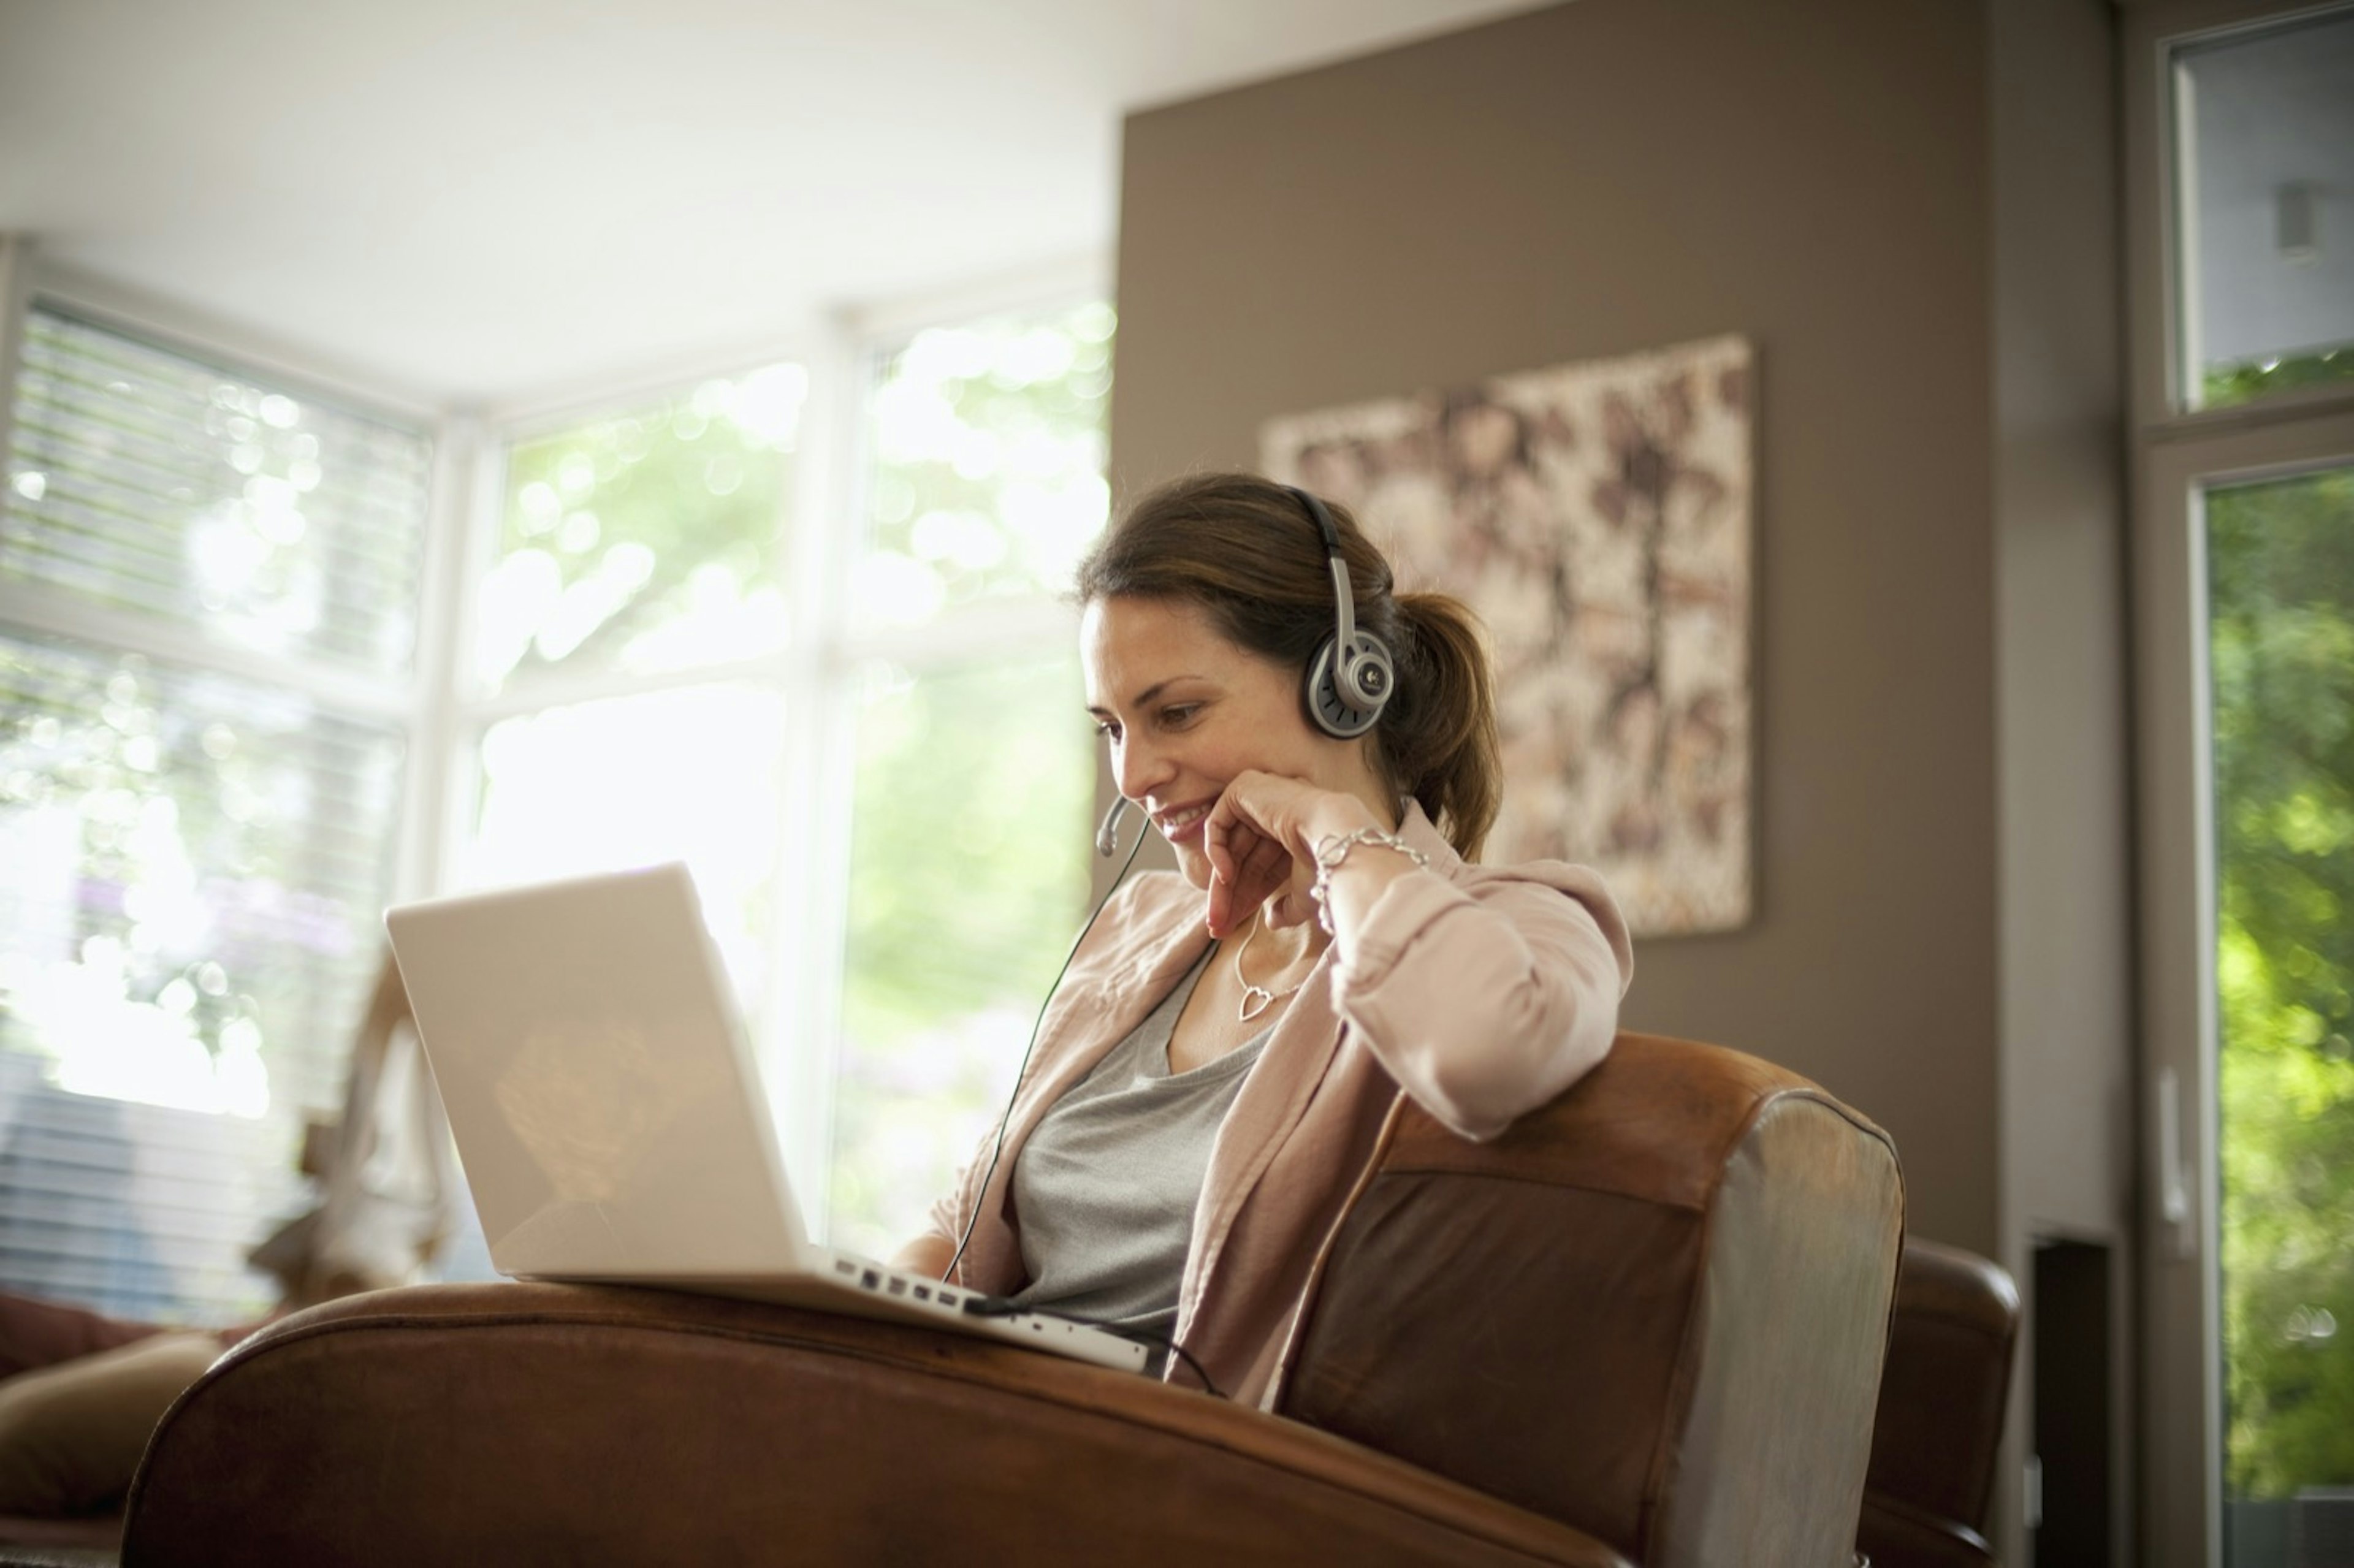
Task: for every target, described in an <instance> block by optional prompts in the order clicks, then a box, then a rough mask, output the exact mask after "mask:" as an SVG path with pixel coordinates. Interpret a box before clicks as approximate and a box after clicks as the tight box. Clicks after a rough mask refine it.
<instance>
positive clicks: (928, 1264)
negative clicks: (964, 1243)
mask: <svg viewBox="0 0 2354 1568" xmlns="http://www.w3.org/2000/svg"><path fill="white" fill-rule="evenodd" d="M955 1255H956V1243H954V1242H952V1241H950V1240H949V1238H948V1237H946V1236H944V1235H938V1234H932V1233H927V1234H923V1235H919V1236H917V1238H916V1239H915V1240H914V1241H911V1242H909V1243H908V1244H907V1245H906V1246H903V1247H901V1248H900V1249H899V1250H898V1251H897V1252H895V1253H893V1254H892V1255H891V1266H892V1267H894V1268H898V1269H905V1270H906V1271H907V1273H909V1274H921V1275H925V1276H928V1277H930V1278H933V1279H940V1278H944V1277H946V1276H947V1274H948V1271H949V1258H951V1257H954V1256H955Z"/></svg>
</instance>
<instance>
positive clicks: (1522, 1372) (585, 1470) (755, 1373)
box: [123, 1035, 1903, 1568]
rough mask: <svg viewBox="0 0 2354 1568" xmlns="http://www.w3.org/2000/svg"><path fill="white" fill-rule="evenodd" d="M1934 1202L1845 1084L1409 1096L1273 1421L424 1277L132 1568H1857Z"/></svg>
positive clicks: (1172, 1393) (1684, 1053)
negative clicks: (1429, 1099)
mask: <svg viewBox="0 0 2354 1568" xmlns="http://www.w3.org/2000/svg"><path fill="white" fill-rule="evenodd" d="M1902 1209H1903V1192H1902V1181H1901V1178H1900V1175H1899V1172H1898V1169H1897V1163H1896V1157H1895V1151H1894V1150H1893V1147H1892V1146H1891V1144H1890V1142H1889V1140H1888V1139H1887V1137H1886V1136H1885V1135H1884V1134H1883V1133H1882V1132H1881V1131H1880V1130H1879V1129H1878V1128H1875V1127H1873V1126H1872V1124H1871V1123H1870V1122H1868V1121H1866V1120H1864V1119H1863V1118H1861V1117H1859V1116H1857V1115H1856V1114H1855V1113H1853V1112H1852V1111H1850V1110H1848V1109H1847V1108H1846V1107H1842V1106H1840V1104H1839V1103H1838V1102H1837V1101H1835V1100H1833V1099H1832V1098H1831V1097H1829V1096H1828V1095H1826V1094H1825V1093H1823V1092H1822V1091H1821V1090H1820V1089H1819V1088H1817V1087H1815V1086H1813V1085H1811V1084H1808V1083H1807V1082H1806V1081H1805V1080H1803V1079H1800V1078H1798V1077H1797V1076H1795V1075H1791V1074H1788V1073H1786V1072H1783V1071H1781V1070H1780V1069H1778V1068H1776V1067H1773V1066H1770V1065H1767V1064H1765V1063H1763V1062H1760V1061H1757V1060H1755V1059H1754V1058H1752V1057H1748V1056H1744V1055H1742V1054H1737V1053H1735V1052H1732V1051H1726V1050H1722V1049H1718V1048H1715V1047H1712V1046H1707V1045H1699V1044H1688V1043H1684V1042H1679V1041H1671V1040H1665V1039H1659V1038H1654V1037H1648V1036H1639V1035H1626V1036H1622V1037H1621V1038H1620V1040H1619V1042H1618V1044H1617V1049H1616V1051H1614V1053H1613V1054H1612V1055H1611V1056H1610V1058H1609V1060H1608V1061H1607V1062H1606V1063H1605V1064H1604V1065H1603V1066H1601V1067H1600V1068H1598V1069H1597V1070H1596V1072H1595V1073H1593V1074H1592V1075H1589V1076H1588V1077H1587V1078H1586V1079H1585V1081H1584V1082H1582V1083H1580V1084H1579V1085H1577V1086H1575V1087H1574V1088H1573V1089H1571V1090H1570V1091H1569V1092H1568V1093H1566V1094H1564V1096H1563V1097H1561V1098H1560V1099H1559V1100H1557V1101H1556V1102H1554V1103H1553V1105H1552V1106H1550V1107H1545V1108H1544V1109H1543V1110H1541V1111H1539V1112H1537V1113H1535V1114H1533V1115H1532V1116H1530V1117H1528V1118H1523V1119H1522V1122H1521V1123H1519V1124H1518V1125H1517V1126H1515V1127H1514V1128H1512V1130H1511V1132H1509V1133H1508V1134H1506V1135H1505V1136H1504V1137H1503V1138H1501V1139H1497V1140H1496V1141H1494V1142H1492V1143H1489V1144H1471V1143H1467V1142H1464V1141H1463V1140H1461V1139H1457V1138H1455V1137H1454V1136H1453V1135H1451V1134H1449V1133H1447V1132H1446V1131H1445V1130H1444V1129H1443V1128H1439V1127H1437V1125H1436V1124H1435V1123H1433V1122H1431V1121H1430V1120H1429V1119H1428V1118H1426V1117H1424V1116H1423V1115H1421V1114H1420V1113H1419V1112H1418V1111H1416V1110H1415V1109H1413V1108H1412V1107H1401V1108H1400V1109H1399V1111H1398V1112H1397V1113H1396V1114H1395V1115H1394V1116H1393V1117H1392V1118H1391V1119H1390V1122H1389V1124H1388V1125H1387V1127H1386V1128H1384V1132H1383V1135H1382V1141H1381V1144H1380V1146H1379V1148H1378V1150H1377V1151H1376V1156H1375V1168H1374V1171H1373V1174H1372V1175H1371V1176H1370V1177H1369V1178H1368V1180H1367V1181H1366V1183H1365V1185H1364V1186H1363V1189H1362V1190H1361V1191H1360V1192H1359V1193H1358V1194H1357V1195H1356V1197H1355V1200H1354V1202H1352V1205H1351V1207H1350V1209H1349V1212H1348V1213H1347V1214H1346V1216H1345V1218H1344V1219H1343V1221H1342V1223H1341V1225H1340V1227H1339V1230H1338V1233H1337V1234H1336V1235H1335V1237H1334V1240H1333V1244H1332V1245H1331V1249H1330V1253H1329V1256H1328V1264H1327V1266H1326V1267H1325V1268H1324V1270H1323V1271H1322V1275H1321V1277H1320V1278H1319V1279H1316V1280H1313V1281H1311V1282H1310V1287H1309V1289H1310V1305H1309V1307H1308V1308H1307V1310H1306V1312H1305V1314H1304V1319H1303V1322H1302V1325H1301V1329H1300V1332H1299V1337H1298V1340H1297V1343H1296V1347H1295V1350H1296V1354H1295V1360H1294V1365H1293V1371H1292V1375H1291V1376H1290V1378H1289V1380H1288V1384H1287V1385H1286V1387H1285V1390H1284V1393H1283V1396H1282V1400H1281V1404H1280V1406H1279V1410H1278V1413H1277V1414H1266V1413H1262V1412H1259V1411H1255V1410H1246V1409H1241V1408H1237V1407H1236V1406H1235V1405H1233V1404H1227V1403H1225V1402H1223V1401H1220V1400H1216V1399H1213V1398H1210V1397H1208V1396H1205V1395H1203V1394H1199V1393H1190V1392H1185V1391H1181V1390H1176V1389H1172V1388H1168V1387H1165V1386H1162V1385H1161V1384H1157V1383H1147V1382H1145V1381H1143V1380H1140V1379H1137V1378H1133V1377H1130V1376H1127V1375H1125V1374H1119V1373H1114V1372H1105V1371H1103V1370H1101V1369H1097V1368H1093V1367H1088V1366H1085V1365H1081V1364H1079V1363H1076V1362H1072V1361H1061V1360H1057V1359H1055V1358H1052V1357H1046V1356H1040V1355H1035V1354H1032V1353H1029V1352H1025V1351H1020V1350H1018V1349H1014V1348H1011V1347H1006V1346H1001V1345H997V1344H994V1343H991V1342H987V1341H981V1340H967V1339H963V1338H960V1337H958V1336H953V1335H943V1334H938V1333H935V1332H932V1331H929V1330H920V1329H910V1328H905V1327H900V1326H897V1325H891V1324H883V1323H875V1322H867V1321H864V1320H860V1319H849V1318H839V1317H832V1316H829V1315H825V1314H818V1313H811V1312H804V1311H798V1310H793V1309H790V1308H774V1307H768V1306H762V1305H757V1304H751V1303H746V1302H737V1301H727V1300H718V1299H707V1298H696V1297H689V1296H682V1295H673V1294H669V1293H663V1292H656V1291H649V1290H630V1289H620V1288H595V1287H567V1286H552V1285H515V1284H506V1285H492V1286H451V1287H412V1288H408V1289H402V1290H394V1291H386V1292H379V1293H376V1294H372V1295H367V1296H361V1297H355V1298H349V1299H346V1300H345V1301H341V1302H337V1303H334V1304H331V1305H328V1306H323V1307H320V1308H314V1309H313V1310H310V1311H307V1312H302V1313H299V1314H296V1315H295V1316H293V1317H292V1318H289V1319H285V1320H283V1321H281V1322H280V1323H278V1324H276V1325H274V1326H273V1327H271V1328H270V1329H269V1330H265V1331H263V1332H262V1333H260V1334H258V1335H256V1336H254V1337H253V1338H252V1339H250V1340H247V1341H245V1342H244V1343H243V1344H241V1345H239V1347H238V1348H237V1350H236V1351H233V1352H231V1353H230V1354H229V1355H228V1356H227V1357H226V1358H224V1359H223V1361H221V1363H220V1364H219V1365H217V1366H216V1367H215V1368H214V1369H213V1370H212V1371H211V1372H209V1373H207V1375H206V1377H205V1378H204V1379H203V1380H202V1381H201V1382H200V1383H198V1384H197V1385H196V1387H195V1388H194V1389H192V1390H191V1391H190V1392H189V1393H188V1395H187V1396H186V1398H184V1399H183V1400H182V1401H181V1402H180V1403H179V1404H177V1405H176V1406H175V1408H174V1409H173V1411H172V1413H171V1414H170V1415H169V1416H167V1417H166V1418H165V1420H164V1423H163V1425H161V1426H160V1427H159V1428H158V1430H157V1432H156V1435H155V1437H154V1442H153V1444H152V1445H151V1446H150V1447H149V1449H148V1453H147V1457H146V1459H145V1461H144V1463H143V1466H142V1467H141V1470H140V1474H139V1478H138V1481H137V1483H136V1485H135V1486H134V1488H133V1493H132V1497H131V1503H130V1512H129V1521H128V1529H127V1532H126V1535H125V1538H124V1548H123V1562H124V1563H128V1564H132V1565H133V1568H162V1565H164V1564H174V1565H194V1564H199V1563H227V1562H231V1561H237V1562H260V1561H286V1562H296V1561H299V1562H303V1563H315V1564H360V1563H417V1562H435V1561H447V1560H472V1561H496V1562H501V1563H557V1562H574V1561H579V1560H581V1559H583V1558H588V1557H597V1558H602V1559H607V1560H617V1561H627V1560H648V1561H706V1560H708V1561H727V1562H745V1563H752V1562H781V1561H839V1562H865V1561H884V1562H907V1561H924V1560H934V1559H945V1558H948V1557H949V1556H951V1555H953V1556H955V1557H958V1558H960V1559H963V1560H967V1561H984V1562H994V1561H1011V1560H1015V1559H1016V1558H1017V1557H1030V1558H1044V1559H1049V1560H1059V1561H1070V1560H1104V1559H1116V1560H1118V1561H1121V1562H1123V1563H1131V1564H1143V1563H1161V1562H1169V1563H1176V1562H1181V1561H1182V1562H1184V1563H1199V1562H1204V1561H1210V1562H1221V1563H1228V1562H1233V1563H1273V1562H1296V1561H1299V1560H1301V1559H1302V1558H1303V1557H1307V1558H1310V1559H1313V1560H1319V1561H1348V1562H1351V1563H1401V1564H1402V1563H1528V1562H1531V1561H1537V1562H1551V1563H1577V1564H1610V1563H1643V1564H1649V1565H1652V1568H1683V1565H1689V1564H1702V1563H1744V1564H1747V1565H1749V1568H1774V1565H1776V1564H1784V1563H1788V1564H1798V1563H1804V1564H1807V1565H1808V1568H1821V1565H1823V1564H1828V1563H1845V1562H1847V1561H1848V1558H1849V1552H1850V1548H1851V1546H1852V1543H1853V1542H1854V1540H1855V1531H1856V1521H1857V1517H1858V1511H1859V1509H1860V1506H1861V1499H1862V1496H1863V1487H1864V1474H1865V1468H1866V1459H1867V1451H1868V1446H1869V1444H1870V1441H1871V1434H1872V1404H1873V1398H1874V1394H1875V1393H1876V1391H1877V1389H1878V1386H1879V1380H1880V1369H1881V1358H1882V1348H1883V1345H1884V1342H1885V1335H1886V1328H1887V1320H1888V1310H1889V1304H1890V1301H1891V1298H1892V1294H1893V1288H1894V1284H1895V1276H1896V1263H1897V1255H1898V1248H1899V1244H1900V1235H1901V1224H1902V1219H1903V1213H1902ZM1278 1414H1279V1415H1280V1416H1282V1417H1288V1419H1278Z"/></svg>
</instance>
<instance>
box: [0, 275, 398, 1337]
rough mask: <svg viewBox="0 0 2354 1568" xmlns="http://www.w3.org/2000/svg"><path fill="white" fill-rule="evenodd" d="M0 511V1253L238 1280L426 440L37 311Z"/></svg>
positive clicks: (265, 1176) (324, 1022)
mask: <svg viewBox="0 0 2354 1568" xmlns="http://www.w3.org/2000/svg"><path fill="white" fill-rule="evenodd" d="M22 357H23V368H22V370H21V372H20V374H19V376H18V379H17V384H16V397H15V403H14V410H13V414H14V417H13V420H12V433H11V439H10V444H9V450H8V490H7V492H6V494H5V512H0V712H5V719H0V864H5V866H6V867H7V873H6V876H5V882H0V1285H5V1286H6V1287H9V1288H13V1289H19V1290H26V1291H29V1292H32V1293H35V1294H40V1295H47V1296H53V1297H62V1298H71V1299H79V1300H84V1301H89V1302H91V1303H94V1304H96V1305H99V1306H101V1307H103V1308H107V1309H109V1310H112V1311H117V1312H122V1313H128V1314H133V1315H142V1314H144V1315H163V1316H168V1317H183V1318H188V1319H212V1320H219V1319H231V1318H236V1317H239V1316H243V1315H247V1314H249V1313H251V1312H253V1311H254V1310H256V1309H257V1308H260V1307H263V1306H265V1305H266V1304H267V1303H266V1300H265V1298H264V1287H263V1286H262V1284H261V1282H260V1279H259V1278H258V1277H255V1276H253V1275H251V1274H249V1273H248V1272H247V1271H246V1270H245V1268H244V1249H245V1248H246V1247H247V1246H249V1245H251V1243H252V1242H253V1241H254V1240H256V1239H257V1238H258V1235H259V1234H260V1231H261V1230H262V1229H263V1228H264V1226H265V1224H267V1222H268V1221H269V1220H270V1218H272V1217H275V1216H277V1215H279V1214H281V1213H283V1212H285V1211H286V1210H287V1209H288V1208H289V1207H290V1206H291V1205H292V1203H293V1202H296V1201H297V1199H298V1197H299V1194H298V1193H297V1192H296V1191H295V1186H294V1175H293V1150H294V1149H295V1146H296V1140H297V1139H298V1137H299V1133H300V1128H301V1123H302V1118H303V1116H304V1114H305V1113H306V1112H327V1111H332V1110H334V1109H335V1108H337V1107H340V1105H341V1101H342V1082H341V1076H342V1065H343V1050H344V1044H345V1036H346V1035H347V1033H349V1030H350V1028H351V1024H352V1022H353V1020H355V1018H356V1016H357V1010H358V1008H359V1006H360V1004H361V1003H362V1002H363V1001H365V999H366V990H367V987H368V986H369V985H370V984H371V983H372V981H373V980H374V976H375V973H376V963H377V949H378V942H379V940H380V938H378V936H377V934H376V933H377V916H378V913H379V911H380V910H381V908H382V906H383V904H384V903H385V901H386V899H387V896H388V895H389V894H390V892H391V871H392V866H393V855H394V849H395V844H396V842H397V840H398V833H399V829H400V823H401V794H402V779H403V769H404V765H405V758H406V753H407V749H408V739H409V736H408V724H407V718H406V712H407V708H408V702H409V698H410V690H411V685H412V676H411V671H412V670H413V667H414V663H415V653H416V646H415V644H416V630H417V625H418V609H419V604H418V590H419V576H420V562H421V556H422V545H423V536H424V533H423V524H424V519H425V502H426V492H427V481H428V474H429V468H430V462H431V449H430V446H429V442H428V440H427V438H426V437H425V436H424V435H423V434H422V433H421V432H419V430H417V429H413V428H408V427H404V426H402V425H400V424H398V423H394V422H390V421H387V420H385V419H382V418H376V417H374V416H371V415H367V414H363V413H358V412H355V411H352V410H349V409H345V408H339V407H337V406H335V405H334V404H333V403H331V402H328V401H325V400H322V399H319V398H315V397H310V396H307V395H305V394H304V393H302V391H300V390H298V389H296V388H293V387H288V386H283V385H277V384H273V383H270V382H268V381H265V380H262V379H260V378H256V377H252V376H246V375H243V374H240V373H239V372H237V371H235V370H232V369H229V368H227V367H224V366H217V365H213V364H209V363H207V362H205V361H203V360H201V359H198V358H195V357H192V356H189V355H184V354H180V353H177V352H175V351H172V350H168V349H164V348H162V347H159V346H157V345H155V344H150V343H147V342H144V341H142V340H141V339H140V338H138V337H136V336H133V335H131V334H125V333H122V332H119V331H116V330H113V329H111V328H110V327H107V326H102V325H100V324H98V323H94V322H90V321H86V320H82V319H80V318H79V317H77V316H75V315H73V314H71V313H67V312H65V311H61V310H58V309H54V308H47V307H42V308H36V309H35V310H34V311H32V312H31V313H30V314H29V316H28V318H27V323H26V326H25V334H24V346H23V354H22Z"/></svg>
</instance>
